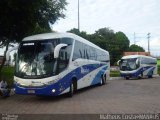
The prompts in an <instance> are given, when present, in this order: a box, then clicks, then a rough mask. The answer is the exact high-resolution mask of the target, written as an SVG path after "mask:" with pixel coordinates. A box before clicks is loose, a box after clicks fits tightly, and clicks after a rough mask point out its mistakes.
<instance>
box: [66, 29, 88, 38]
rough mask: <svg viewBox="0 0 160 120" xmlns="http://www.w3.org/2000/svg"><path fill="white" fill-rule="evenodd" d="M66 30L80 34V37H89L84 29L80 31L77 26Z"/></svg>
mask: <svg viewBox="0 0 160 120" xmlns="http://www.w3.org/2000/svg"><path fill="white" fill-rule="evenodd" d="M67 32H70V33H74V34H76V35H78V36H81V37H82V38H85V39H88V37H89V35H88V34H87V33H86V32H85V31H81V32H80V31H79V30H78V29H77V28H73V29H71V30H69V31H67Z"/></svg>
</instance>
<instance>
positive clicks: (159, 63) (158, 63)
mask: <svg viewBox="0 0 160 120" xmlns="http://www.w3.org/2000/svg"><path fill="white" fill-rule="evenodd" d="M157 65H158V74H159V75H160V59H158V60H157Z"/></svg>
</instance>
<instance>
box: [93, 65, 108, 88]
mask: <svg viewBox="0 0 160 120" xmlns="http://www.w3.org/2000/svg"><path fill="white" fill-rule="evenodd" d="M107 68H108V66H106V67H104V68H102V69H101V70H100V71H99V72H98V73H97V75H96V76H95V78H94V79H93V81H92V83H91V85H95V84H98V83H100V82H101V76H102V75H104V73H105V72H106V70H107Z"/></svg>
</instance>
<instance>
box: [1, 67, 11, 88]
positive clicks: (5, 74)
mask: <svg viewBox="0 0 160 120" xmlns="http://www.w3.org/2000/svg"><path fill="white" fill-rule="evenodd" d="M13 76H14V68H13V67H4V68H3V69H2V77H1V79H2V80H5V81H7V83H8V85H9V87H12V85H13Z"/></svg>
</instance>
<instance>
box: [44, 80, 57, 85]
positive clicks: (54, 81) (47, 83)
mask: <svg viewBox="0 0 160 120" xmlns="http://www.w3.org/2000/svg"><path fill="white" fill-rule="evenodd" d="M57 81H58V79H54V80H52V81H49V82H46V83H44V84H46V85H51V84H54V83H56V82H57Z"/></svg>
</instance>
